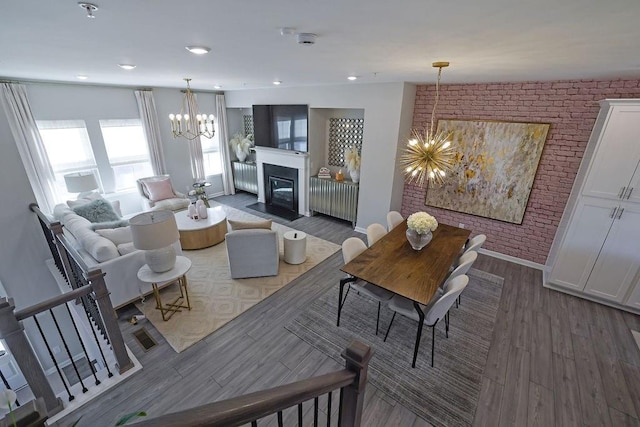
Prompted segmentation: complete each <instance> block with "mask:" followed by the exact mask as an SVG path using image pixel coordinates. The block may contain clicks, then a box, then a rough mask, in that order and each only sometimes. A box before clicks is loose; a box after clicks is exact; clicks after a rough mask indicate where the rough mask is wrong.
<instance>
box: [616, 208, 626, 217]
mask: <svg viewBox="0 0 640 427" xmlns="http://www.w3.org/2000/svg"><path fill="white" fill-rule="evenodd" d="M622 212H624V208H621V209H620V212H618V216H617V217H616V219H620V218H622Z"/></svg>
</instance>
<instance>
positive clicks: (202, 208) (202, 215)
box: [198, 202, 207, 219]
mask: <svg viewBox="0 0 640 427" xmlns="http://www.w3.org/2000/svg"><path fill="white" fill-rule="evenodd" d="M198 216H199V217H200V219H205V218H206V217H207V207H206V206H205V205H204V202H203V203H201V204H200V205H199V206H198Z"/></svg>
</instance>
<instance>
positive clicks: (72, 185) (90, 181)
mask: <svg viewBox="0 0 640 427" xmlns="http://www.w3.org/2000/svg"><path fill="white" fill-rule="evenodd" d="M64 183H65V184H66V185H67V191H68V192H69V193H82V192H84V191H91V190H95V189H96V188H98V181H96V176H95V175H94V173H93V172H74V173H69V174H66V175H65V176H64Z"/></svg>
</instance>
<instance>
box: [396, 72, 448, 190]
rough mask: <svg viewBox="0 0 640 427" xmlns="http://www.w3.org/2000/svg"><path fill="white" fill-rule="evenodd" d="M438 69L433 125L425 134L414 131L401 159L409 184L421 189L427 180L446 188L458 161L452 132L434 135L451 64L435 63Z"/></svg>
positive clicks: (432, 115) (432, 113) (432, 117)
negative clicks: (443, 83) (444, 71)
mask: <svg viewBox="0 0 640 427" xmlns="http://www.w3.org/2000/svg"><path fill="white" fill-rule="evenodd" d="M432 66H433V67H434V68H437V69H438V79H437V80H436V97H435V102H434V103H433V110H431V125H430V126H429V127H428V128H427V129H425V131H424V132H422V133H421V132H418V131H416V130H414V131H412V133H411V137H410V138H409V140H408V141H407V147H406V148H405V151H404V153H403V155H402V157H400V165H401V167H402V168H403V170H404V173H405V175H406V179H407V180H408V182H409V183H411V182H412V181H415V182H416V184H417V185H418V186H420V187H422V186H423V184H424V181H425V179H426V180H427V186H428V185H429V182H431V181H433V182H437V183H439V184H442V182H443V181H444V177H445V176H446V175H447V173H449V172H451V170H452V168H453V161H454V154H455V152H454V150H453V148H452V147H451V141H449V138H450V137H451V133H450V132H444V131H441V132H438V133H437V134H435V135H434V130H435V129H434V124H435V116H436V107H437V106H438V100H439V98H440V76H441V75H442V69H443V68H444V67H448V66H449V63H448V62H434V63H433V64H432Z"/></svg>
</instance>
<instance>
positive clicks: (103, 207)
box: [73, 199, 120, 223]
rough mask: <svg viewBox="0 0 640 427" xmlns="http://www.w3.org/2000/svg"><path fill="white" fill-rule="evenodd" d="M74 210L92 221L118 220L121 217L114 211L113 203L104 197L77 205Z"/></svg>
mask: <svg viewBox="0 0 640 427" xmlns="http://www.w3.org/2000/svg"><path fill="white" fill-rule="evenodd" d="M73 211H74V212H75V213H76V214H78V215H80V216H81V217H83V218H86V219H88V220H89V221H91V222H94V223H95V222H106V221H117V220H119V219H120V217H118V215H116V213H115V212H114V211H113V207H111V203H109V202H107V201H106V200H104V199H97V200H93V201H91V202H89V203H85V204H84V205H80V206H76V207H75V208H73Z"/></svg>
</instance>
